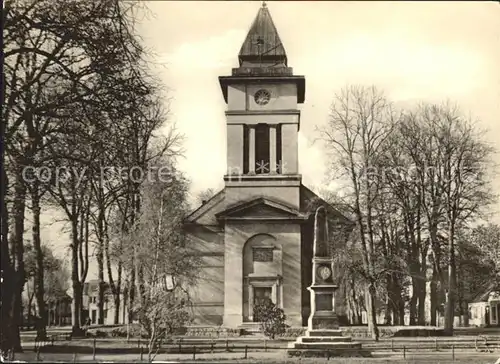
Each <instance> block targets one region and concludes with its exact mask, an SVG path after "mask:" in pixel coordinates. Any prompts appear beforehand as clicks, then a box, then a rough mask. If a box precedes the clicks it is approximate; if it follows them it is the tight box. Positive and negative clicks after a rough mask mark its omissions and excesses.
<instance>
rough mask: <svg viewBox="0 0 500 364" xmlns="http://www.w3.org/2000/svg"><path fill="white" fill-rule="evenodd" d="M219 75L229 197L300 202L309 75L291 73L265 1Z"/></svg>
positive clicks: (296, 204)
mask: <svg viewBox="0 0 500 364" xmlns="http://www.w3.org/2000/svg"><path fill="white" fill-rule="evenodd" d="M238 58H239V67H238V68H234V69H233V70H232V75H231V76H222V77H219V81H220V84H221V88H222V93H223V95H224V100H225V101H226V103H227V111H226V121H227V174H226V176H225V177H224V180H225V185H226V187H227V194H228V196H227V197H228V198H230V199H232V198H233V197H234V198H237V199H241V197H242V196H249V197H250V196H264V195H265V196H268V197H271V198H277V199H280V200H284V201H285V202H287V203H288V204H290V205H291V206H294V207H296V208H297V207H298V206H299V187H300V182H301V176H300V174H299V171H298V131H299V126H300V111H299V110H298V108H297V106H298V104H301V103H303V102H304V94H305V79H304V77H303V76H295V75H293V70H292V68H291V67H288V59H287V55H286V52H285V48H284V46H283V43H282V42H281V39H280V37H279V35H278V31H277V30H276V27H275V25H274V23H273V20H272V18H271V14H270V13H269V10H268V8H267V6H266V4H265V3H264V4H263V5H262V7H261V8H260V9H259V12H258V13H257V16H256V18H255V20H254V21H253V24H252V26H251V27H250V30H249V32H248V34H247V36H246V39H245V41H244V42H243V45H242V46H241V50H240V53H239V56H238Z"/></svg>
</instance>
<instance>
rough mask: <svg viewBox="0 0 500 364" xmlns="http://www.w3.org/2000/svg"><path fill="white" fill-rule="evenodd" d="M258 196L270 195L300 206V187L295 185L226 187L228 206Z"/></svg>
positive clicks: (297, 206)
mask: <svg viewBox="0 0 500 364" xmlns="http://www.w3.org/2000/svg"><path fill="white" fill-rule="evenodd" d="M254 184H255V182H254ZM258 197H268V198H271V199H274V200H278V201H282V202H284V203H286V204H288V205H290V206H293V207H295V208H299V188H298V187H295V186H291V187H277V186H275V185H274V186H268V187H262V186H252V187H230V188H227V189H226V201H227V206H230V205H232V204H234V203H238V202H241V201H245V200H250V199H252V198H258Z"/></svg>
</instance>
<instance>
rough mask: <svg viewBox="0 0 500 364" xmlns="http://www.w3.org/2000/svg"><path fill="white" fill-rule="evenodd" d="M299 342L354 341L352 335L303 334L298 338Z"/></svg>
mask: <svg viewBox="0 0 500 364" xmlns="http://www.w3.org/2000/svg"><path fill="white" fill-rule="evenodd" d="M297 342H301V343H321V342H329V343H342V342H345V343H347V342H352V337H350V336H317V337H311V336H301V337H299V338H297Z"/></svg>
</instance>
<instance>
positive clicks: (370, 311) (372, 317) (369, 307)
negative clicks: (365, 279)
mask: <svg viewBox="0 0 500 364" xmlns="http://www.w3.org/2000/svg"><path fill="white" fill-rule="evenodd" d="M375 300H376V291H375V284H374V283H373V282H370V283H369V284H368V287H367V292H366V318H367V320H368V331H369V332H370V334H371V337H372V339H373V340H375V341H378V339H379V330H378V326H377V310H376V307H375Z"/></svg>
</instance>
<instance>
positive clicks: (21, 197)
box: [2, 163, 26, 352]
mask: <svg viewBox="0 0 500 364" xmlns="http://www.w3.org/2000/svg"><path fill="white" fill-rule="evenodd" d="M23 166H24V163H19V165H18V166H17V168H16V180H15V186H14V203H13V215H14V230H13V235H12V247H13V250H14V257H13V259H14V262H15V264H14V269H15V271H16V273H17V274H16V275H15V276H14V277H15V278H17V279H14V282H13V284H14V289H13V296H12V306H11V307H10V308H11V310H12V319H13V323H12V326H11V330H12V332H11V334H12V348H13V349H14V350H15V351H18V352H22V348H21V336H20V333H19V326H20V325H21V323H22V313H23V311H22V307H23V302H22V294H23V289H24V284H25V281H26V279H25V271H24V245H23V242H24V241H23V234H24V217H25V216H24V215H25V210H26V184H25V183H24V180H23ZM2 268H3V267H2ZM2 309H3V308H2ZM2 325H3V323H2Z"/></svg>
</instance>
